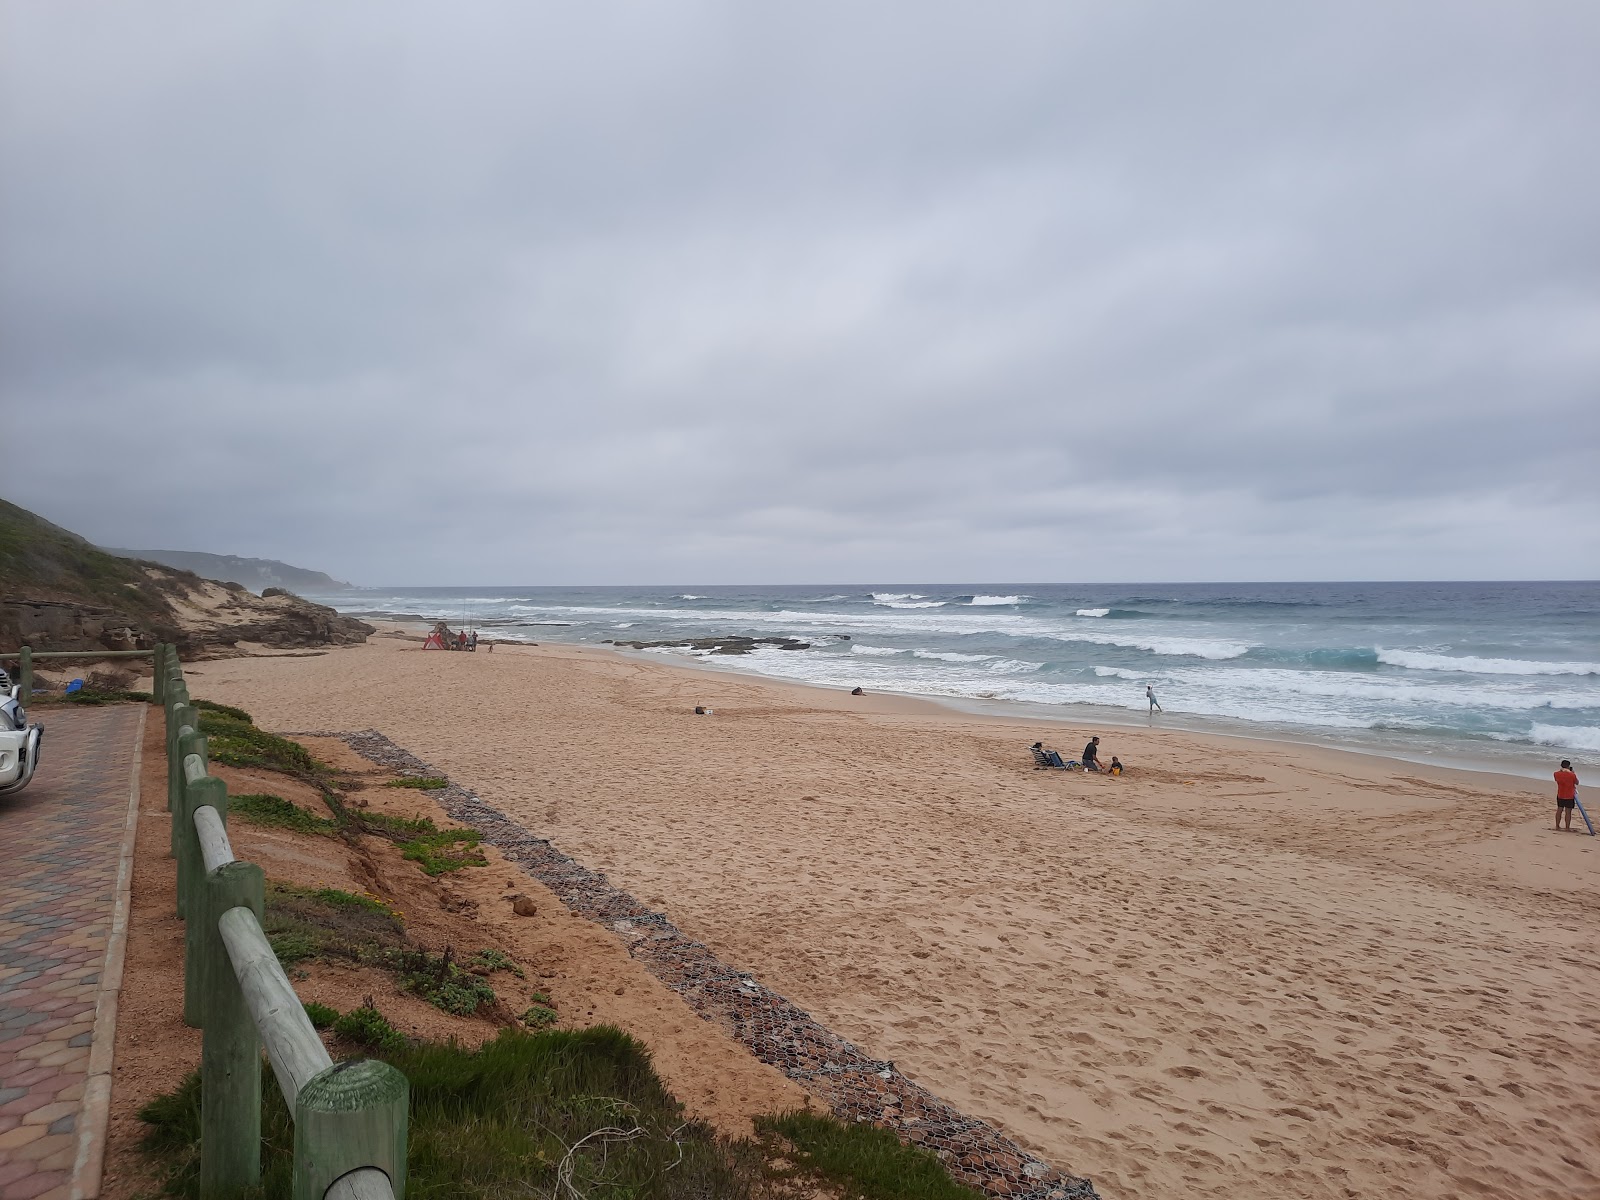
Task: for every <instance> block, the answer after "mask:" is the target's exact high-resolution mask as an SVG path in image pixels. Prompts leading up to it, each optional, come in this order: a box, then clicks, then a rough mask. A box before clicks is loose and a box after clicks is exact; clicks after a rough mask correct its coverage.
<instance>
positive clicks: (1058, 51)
mask: <svg viewBox="0 0 1600 1200" xmlns="http://www.w3.org/2000/svg"><path fill="white" fill-rule="evenodd" d="M0 12H3V14H4V19H5V28H6V32H7V36H6V37H4V38H3V39H0V154H3V155H4V162H5V164H6V168H7V169H6V170H5V171H4V173H3V176H0V323H3V325H0V328H3V336H4V339H5V341H4V347H3V348H4V357H3V360H0V396H3V397H4V401H5V405H6V408H7V410H8V411H11V412H26V413H27V414H28V421H29V424H30V427H31V429H32V430H33V431H34V432H35V438H36V440H38V441H40V442H41V443H50V444H58V445H67V446H70V447H71V450H70V451H69V452H67V453H64V454H55V453H52V454H28V453H23V454H17V453H15V452H13V454H12V456H11V457H10V460H9V462H8V471H7V483H6V488H5V494H6V495H7V496H8V498H12V499H15V500H17V501H18V502H20V503H24V504H29V505H31V506H33V507H36V508H38V509H40V510H41V511H43V512H44V513H45V514H46V515H47V516H50V517H51V518H52V519H55V520H57V521H60V522H62V523H64V524H68V525H71V526H74V527H76V528H79V529H81V530H82V531H84V532H85V533H88V534H90V535H91V536H94V537H96V538H98V539H100V540H102V541H104V542H108V543H116V544H141V545H148V544H155V543H158V542H159V543H161V544H165V545H172V546H187V547H192V548H203V549H211V550H217V551H226V552H235V553H243V554H257V555H265V556H271V557H281V558H286V559H289V560H291V561H300V562H305V563H307V564H308V565H312V566H317V567H321V568H324V569H327V570H330V571H332V572H333V573H335V574H338V575H342V576H345V577H354V578H358V579H361V580H365V581H370V582H380V581H394V582H466V581H480V580H481V581H495V582H513V581H522V582H547V581H548V582H558V581H594V582H611V581H617V582H629V581H648V580H682V581H691V580H694V581H704V582H714V581H741V580H750V581H760V580H797V581H800V580H817V579H844V578H857V579H890V578H897V577H898V578H920V579H941V578H943V579H951V580H977V579H981V578H985V577H987V578H1014V579H1025V578H1041V577H1043V576H1046V575H1048V576H1052V577H1056V578H1062V579H1091V578H1126V579H1153V578H1174V577H1183V578H1272V577H1286V578H1288V577H1321V578H1327V577H1339V576H1346V577H1370V576H1396V575H1398V576H1406V577H1412V576H1418V575H1422V576H1471V577H1475V578H1481V577H1485V576H1494V575H1507V576H1519V575H1521V576H1525V575H1530V574H1531V575H1553V574H1559V575H1567V576H1570V575H1587V576H1590V577H1592V576H1594V575H1595V574H1597V573H1600V571H1597V567H1600V535H1597V533H1596V528H1597V526H1600V523H1597V522H1596V521H1595V520H1594V513H1595V512H1596V502H1597V500H1600V488H1597V486H1596V484H1595V472H1594V470H1593V466H1592V464H1593V459H1594V451H1595V449H1596V443H1597V441H1600V439H1597V437H1596V434H1597V425H1600V421H1597V417H1596V415H1595V414H1596V412H1597V411H1600V405H1597V403H1596V401H1597V399H1600V395H1597V393H1600V271H1597V268H1600V233H1597V232H1596V224H1595V222H1594V220H1593V213H1594V212H1595V211H1600V205H1597V203H1596V201H1597V200H1600V160H1597V159H1596V156H1595V155H1594V154H1593V153H1592V147H1591V145H1590V143H1591V141H1592V132H1593V131H1592V122H1593V116H1592V114H1593V113H1594V112H1595V111H1597V110H1600V83H1597V82H1596V80H1595V73H1594V72H1593V71H1592V63H1593V62H1594V61H1595V59H1596V51H1600V16H1597V15H1596V10H1595V9H1594V8H1593V7H1592V6H1591V5H1589V4H1587V3H1570V4H1557V3H1550V4H1533V5H1527V6H1518V7H1517V8H1516V9H1514V10H1513V9H1511V8H1509V7H1506V6H1498V5H1487V4H1481V5H1474V4H1463V3H1455V2H1451V3H1444V2H1443V0H1440V2H1438V3H1432V4H1418V5H1412V6H1405V7H1404V8H1403V9H1396V8H1395V7H1394V6H1390V5H1378V4H1371V5H1345V6H1339V7H1337V8H1330V9H1326V10H1321V11H1315V12H1313V11H1306V10H1303V9H1298V8H1295V7H1294V6H1284V5H1277V4H1264V3H1263V4H1228V5H1211V6H1203V7H1202V6H1156V5H1138V4H1135V5H1118V6H1115V7H1111V6H1107V7H1105V8H1100V9H1092V8H1087V7H1084V6H1075V7H1069V6H1061V5H1053V4H1050V5H1047V4H1019V5H1008V6H1005V7H1004V8H1001V9H994V8H983V7H979V6H975V5H960V4H932V5H916V6H911V5H892V6H891V5H877V6H861V5H853V6H844V5H840V6H807V7H805V8H803V9H793V10H782V11H774V10H770V9H762V8H759V7H751V6H739V5H723V4H683V5H677V6H657V7H653V8H645V9H640V8H629V9H623V8H621V7H617V8H606V7H603V6H599V7H597V6H589V7H586V8H584V9H582V10H581V11H579V10H568V9H560V8H557V7H555V6H526V5H483V6H474V7H472V8H471V9H470V10H469V11H456V10H451V11H445V10H441V9H436V8H431V7H427V6H420V5H397V6H396V5H383V6H379V5H360V4H357V5H348V6H340V7H338V8H336V9H327V8H313V7H311V6H304V7H301V6H289V7H285V6H282V5H267V4H254V5H251V4H245V5H238V6H229V7H228V8H226V9H219V8H216V7H213V6H202V5H190V4H158V5H155V6H141V7H140V8H139V9H138V10H137V11H135V10H133V9H122V10H108V11H106V12H103V13H97V14H96V17H95V20H94V21H93V22H90V21H87V20H86V19H85V15H84V10H81V9H79V8H77V7H75V6H70V5H44V4H39V3H15V2H7V3H5V4H4V6H3V8H0ZM179 445H181V446H183V447H184V448H185V450H186V453H185V454H183V455H181V456H177V457H176V461H177V462H179V463H182V464H183V466H182V469H174V468H172V467H171V466H170V465H167V464H170V462H172V461H173V460H174V456H173V455H172V453H171V450H172V448H173V447H174V446H179ZM67 480H71V481H72V482H71V484H70V486H68V485H67V484H66V481H67ZM197 488H204V489H205V491H204V495H205V497H206V498H205V499H204V500H203V501H197V499H196V496H197ZM463 534H465V535H466V536H462V535H463ZM1090 547H1093V549H1092V550H1091V549H1089V548H1090ZM1558 563H1559V564H1560V565H1559V566H1557V564H1558ZM1047 567H1048V569H1046V568H1047Z"/></svg>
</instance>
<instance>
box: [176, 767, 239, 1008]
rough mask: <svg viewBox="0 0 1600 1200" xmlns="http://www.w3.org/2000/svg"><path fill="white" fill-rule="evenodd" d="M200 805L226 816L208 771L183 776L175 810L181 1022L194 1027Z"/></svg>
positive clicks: (221, 789)
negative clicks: (179, 835) (178, 823)
mask: <svg viewBox="0 0 1600 1200" xmlns="http://www.w3.org/2000/svg"><path fill="white" fill-rule="evenodd" d="M190 761H191V762H192V761H194V760H193V759H190ZM202 805H210V806H211V807H212V808H214V809H216V810H217V815H218V816H219V817H222V818H223V819H224V820H226V819H227V812H228V789H227V788H226V787H225V786H224V785H223V782H222V780H220V779H217V778H216V777H215V776H212V775H203V776H201V777H200V778H199V779H193V780H191V779H185V780H184V788H183V803H182V805H181V806H180V811H179V812H178V813H177V814H176V818H177V819H178V820H180V821H181V822H182V824H181V826H180V828H181V829H182V830H183V841H182V843H181V844H180V846H179V848H178V905H179V909H180V915H181V916H182V917H183V918H184V928H183V1023H184V1024H185V1025H189V1026H192V1027H194V1028H196V1029H198V1028H200V1026H201V1025H202V1024H203V1023H204V1020H205V1012H204V1004H203V1003H202V1001H201V996H200V958H201V953H202V952H201V949H200V947H201V945H202V944H203V942H204V940H205V926H206V907H205V895H206V866H205V861H204V859H203V858H202V857H201V855H200V838H199V836H198V835H197V834H196V833H195V831H194V810H195V809H197V808H199V807H201V806H202Z"/></svg>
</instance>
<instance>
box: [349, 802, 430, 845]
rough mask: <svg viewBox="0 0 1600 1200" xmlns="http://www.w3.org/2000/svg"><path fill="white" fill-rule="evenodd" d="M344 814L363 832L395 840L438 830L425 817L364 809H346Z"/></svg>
mask: <svg viewBox="0 0 1600 1200" xmlns="http://www.w3.org/2000/svg"><path fill="white" fill-rule="evenodd" d="M345 815H346V816H347V817H348V818H349V819H350V821H352V822H353V823H355V824H357V825H359V826H361V831H362V832H363V833H376V834H379V835H381V836H383V837H386V838H389V839H390V840H391V841H396V842H403V841H408V840H409V839H411V838H414V837H416V836H417V834H419V833H437V832H438V831H439V827H438V826H437V825H435V824H434V823H433V822H432V821H431V820H429V819H428V818H427V817H395V816H391V815H390V814H388V813H380V812H369V811H367V810H366V809H346V810H345Z"/></svg>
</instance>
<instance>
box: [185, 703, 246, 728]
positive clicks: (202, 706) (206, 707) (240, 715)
mask: <svg viewBox="0 0 1600 1200" xmlns="http://www.w3.org/2000/svg"><path fill="white" fill-rule="evenodd" d="M189 703H190V704H192V705H194V706H195V707H196V708H198V709H199V710H200V711H201V712H209V713H216V714H217V716H219V717H227V718H228V719H229V720H233V721H243V722H244V723H245V724H246V725H254V724H255V723H256V719H255V718H254V717H252V716H251V715H250V714H249V713H247V712H245V710H244V709H242V708H235V707H233V705H231V704H218V703H217V702H216V701H215V700H191V701H189Z"/></svg>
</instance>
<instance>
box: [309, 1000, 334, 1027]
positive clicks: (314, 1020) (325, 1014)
mask: <svg viewBox="0 0 1600 1200" xmlns="http://www.w3.org/2000/svg"><path fill="white" fill-rule="evenodd" d="M304 1008H305V1010H306V1017H307V1018H308V1019H309V1020H310V1021H311V1028H313V1029H332V1028H333V1023H334V1022H335V1021H337V1020H338V1019H339V1010H338V1009H337V1008H332V1007H330V1006H328V1005H326V1004H318V1003H317V1002H316V1001H315V1000H309V1001H307V1002H306V1004H305V1005H304Z"/></svg>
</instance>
